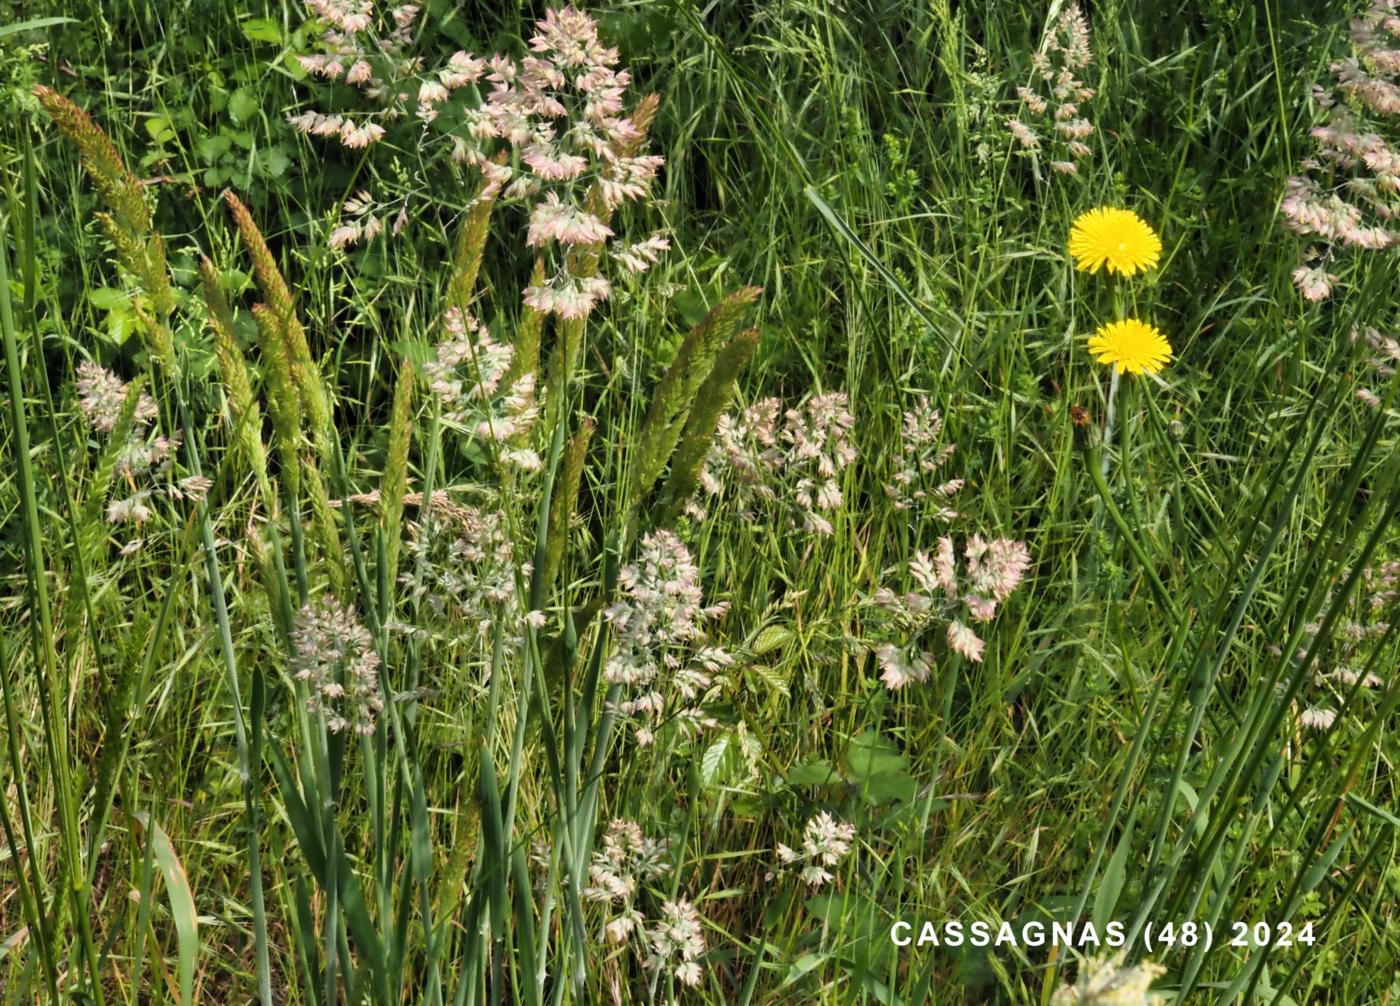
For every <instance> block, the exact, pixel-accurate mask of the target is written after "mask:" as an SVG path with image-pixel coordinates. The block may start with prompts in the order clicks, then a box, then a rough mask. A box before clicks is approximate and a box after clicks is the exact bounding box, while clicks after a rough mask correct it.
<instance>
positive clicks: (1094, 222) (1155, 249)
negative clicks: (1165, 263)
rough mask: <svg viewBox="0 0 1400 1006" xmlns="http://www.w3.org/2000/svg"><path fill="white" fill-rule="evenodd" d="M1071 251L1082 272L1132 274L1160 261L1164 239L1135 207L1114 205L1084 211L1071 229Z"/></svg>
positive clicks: (1075, 264)
mask: <svg viewBox="0 0 1400 1006" xmlns="http://www.w3.org/2000/svg"><path fill="white" fill-rule="evenodd" d="M1069 253H1070V255H1072V256H1073V257H1074V267H1075V268H1076V269H1079V270H1080V271H1081V272H1098V271H1099V270H1100V269H1101V268H1104V267H1107V269H1108V271H1109V272H1116V273H1118V274H1119V275H1122V276H1132V275H1134V274H1135V273H1139V272H1144V271H1146V270H1148V269H1151V268H1152V267H1153V266H1155V265H1156V264H1157V260H1158V259H1159V258H1161V256H1162V239H1161V238H1159V237H1158V236H1157V232H1156V231H1154V230H1153V229H1152V226H1151V225H1150V224H1149V223H1148V222H1147V221H1146V220H1144V219H1142V217H1140V216H1138V215H1137V214H1136V213H1134V212H1133V211H1132V210H1120V209H1115V208H1113V207H1111V206H1100V207H1098V208H1097V209H1092V210H1089V211H1088V212H1087V213H1081V214H1080V215H1079V216H1078V217H1076V218H1075V220H1074V224H1073V226H1071V227H1070V231H1069Z"/></svg>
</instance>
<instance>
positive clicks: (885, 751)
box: [846, 730, 909, 782]
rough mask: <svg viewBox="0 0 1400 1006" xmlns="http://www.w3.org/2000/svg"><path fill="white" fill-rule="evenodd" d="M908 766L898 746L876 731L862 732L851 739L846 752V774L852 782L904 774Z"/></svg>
mask: <svg viewBox="0 0 1400 1006" xmlns="http://www.w3.org/2000/svg"><path fill="white" fill-rule="evenodd" d="M908 764H909V763H908V761H907V760H906V759H905V757H904V755H902V754H900V752H899V747H898V745H896V744H895V742H894V741H892V740H890V739H889V738H888V737H884V736H882V735H881V734H880V733H879V732H878V731H875V730H863V731H861V732H860V733H859V734H857V735H856V736H855V737H853V738H851V746H850V747H849V748H847V750H846V774H847V777H848V778H849V779H850V781H851V782H865V781H867V780H869V779H872V778H874V777H875V776H878V775H886V774H888V773H893V772H904V771H906V770H907V768H908Z"/></svg>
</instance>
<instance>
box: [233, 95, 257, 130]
mask: <svg viewBox="0 0 1400 1006" xmlns="http://www.w3.org/2000/svg"><path fill="white" fill-rule="evenodd" d="M257 110H258V99H257V98H255V97H253V92H252V91H250V90H248V89H247V88H246V87H240V88H239V89H238V90H236V91H234V92H233V93H232V94H231V95H229V98H228V115H229V118H230V119H232V120H233V121H234V123H235V125H239V126H241V125H243V123H244V122H246V121H247V120H248V119H249V118H250V117H251V116H252V114H253V113H254V112H256V111H257Z"/></svg>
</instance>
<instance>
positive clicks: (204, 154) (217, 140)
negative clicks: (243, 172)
mask: <svg viewBox="0 0 1400 1006" xmlns="http://www.w3.org/2000/svg"><path fill="white" fill-rule="evenodd" d="M232 146H233V141H232V140H230V139H229V138H228V136H227V135H226V134H224V133H215V134H213V135H212V136H201V137H200V138H199V142H198V143H197V144H195V152H196V153H197V154H199V159H200V160H201V161H203V162H204V163H205V164H213V163H214V162H215V161H217V160H218V159H219V158H220V157H223V156H224V155H225V154H227V153H228V152H229V148H230V147H232Z"/></svg>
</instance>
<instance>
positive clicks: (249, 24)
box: [238, 17, 282, 43]
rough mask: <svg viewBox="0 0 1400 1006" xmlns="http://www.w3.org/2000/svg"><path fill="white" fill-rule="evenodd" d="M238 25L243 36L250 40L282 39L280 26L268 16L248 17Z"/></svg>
mask: <svg viewBox="0 0 1400 1006" xmlns="http://www.w3.org/2000/svg"><path fill="white" fill-rule="evenodd" d="M238 27H239V29H241V30H242V32H243V37H244V38H246V39H248V40H249V41H250V42H274V43H281V41H282V26H281V25H279V24H278V23H277V22H276V21H274V20H272V18H269V17H250V18H247V19H246V20H244V21H241V22H239V25H238Z"/></svg>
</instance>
